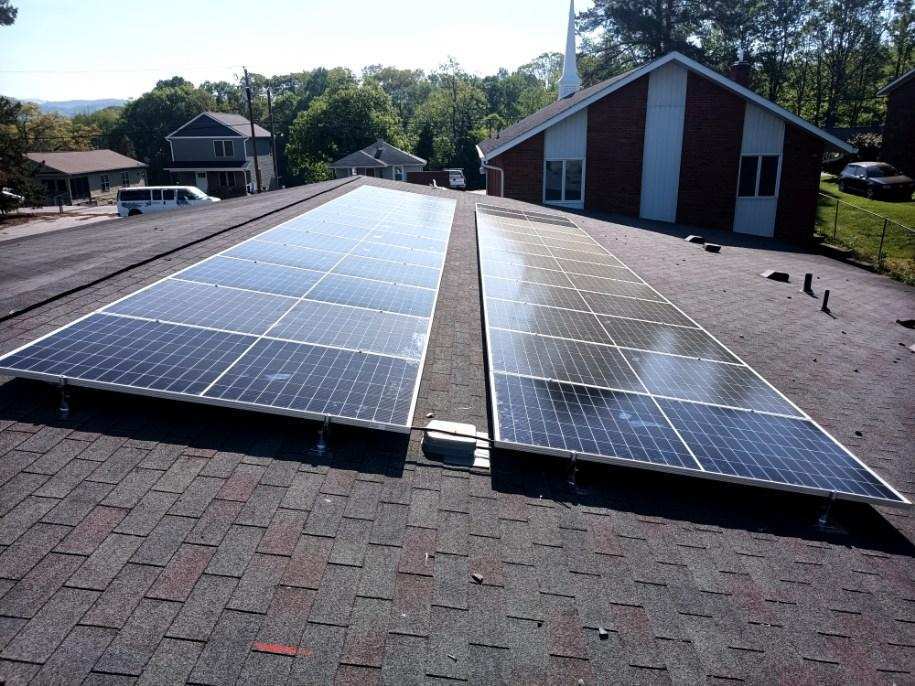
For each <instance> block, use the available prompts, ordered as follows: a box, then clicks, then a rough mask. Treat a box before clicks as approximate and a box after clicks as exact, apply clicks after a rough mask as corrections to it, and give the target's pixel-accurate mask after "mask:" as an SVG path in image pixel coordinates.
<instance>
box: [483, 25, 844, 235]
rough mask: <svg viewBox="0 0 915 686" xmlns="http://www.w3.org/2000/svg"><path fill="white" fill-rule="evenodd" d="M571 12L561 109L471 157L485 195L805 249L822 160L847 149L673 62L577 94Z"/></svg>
mask: <svg viewBox="0 0 915 686" xmlns="http://www.w3.org/2000/svg"><path fill="white" fill-rule="evenodd" d="M574 30H575V29H574V10H571V9H570V15H569V26H568V37H567V45H566V56H565V62H564V65H563V76H562V79H561V80H560V84H559V95H560V99H559V100H558V101H557V102H554V103H552V104H550V105H548V106H547V107H545V108H544V109H542V110H540V111H538V112H536V113H534V114H532V115H531V116H529V117H527V118H526V119H523V120H521V121H520V122H518V123H517V124H514V125H512V126H509V127H508V128H506V129H505V130H503V131H501V132H500V133H499V134H497V135H496V136H494V137H493V138H490V139H488V140H485V141H483V142H482V143H480V145H479V146H478V150H479V154H480V158H481V161H482V163H483V165H484V167H486V176H487V192H488V193H489V194H491V195H505V196H506V197H510V198H515V199H519V200H525V201H527V202H533V203H542V204H549V205H558V206H565V207H572V208H584V209H588V210H596V211H602V212H612V213H620V214H625V215H630V216H636V217H642V218H645V219H653V220H660V221H665V222H677V223H680V224H687V225H694V226H697V227H711V228H716V229H724V230H733V231H737V232H741V233H749V234H756V235H760V236H773V235H774V236H778V237H781V238H787V239H793V240H798V241H802V240H805V239H807V238H809V237H810V236H812V234H813V227H814V222H815V218H816V205H817V193H818V191H819V183H820V167H821V163H822V158H823V154H824V152H825V151H826V150H842V151H846V152H852V151H854V148H853V147H852V146H850V145H849V144H847V143H845V142H843V141H841V140H839V139H838V138H836V137H835V136H831V135H830V134H828V133H827V132H825V131H823V130H821V129H819V128H817V127H815V126H813V125H812V124H810V123H808V122H806V121H804V120H803V119H801V118H800V117H798V116H796V115H794V114H792V113H791V112H788V111H787V110H785V109H782V108H781V107H779V106H777V105H775V104H774V103H772V102H770V101H769V100H766V99H765V98H763V97H761V96H759V95H757V94H756V93H754V92H753V91H751V90H750V89H749V88H747V87H746V83H747V82H748V80H749V64H747V63H746V62H744V61H742V60H741V61H739V62H738V63H737V64H735V65H734V67H733V69H732V78H727V77H725V76H722V75H721V74H718V73H717V72H715V71H713V70H711V69H709V68H707V67H705V66H703V65H701V64H699V63H698V62H695V61H694V60H692V59H690V58H688V57H685V56H684V55H681V54H679V53H677V52H671V53H669V54H667V55H665V56H663V57H661V58H659V59H656V60H654V61H652V62H650V63H648V64H646V65H644V66H642V67H639V68H637V69H633V70H632V71H629V72H627V73H625V74H621V75H619V76H616V77H613V78H611V79H609V80H607V81H603V82H602V83H598V84H596V85H594V86H591V87H590V88H586V89H584V90H580V85H581V81H580V79H579V78H578V73H577V68H576V65H575V34H574Z"/></svg>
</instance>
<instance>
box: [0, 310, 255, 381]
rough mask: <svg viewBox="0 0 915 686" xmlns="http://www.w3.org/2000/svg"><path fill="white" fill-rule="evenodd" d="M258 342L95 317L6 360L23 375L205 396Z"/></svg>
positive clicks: (4, 364)
mask: <svg viewBox="0 0 915 686" xmlns="http://www.w3.org/2000/svg"><path fill="white" fill-rule="evenodd" d="M253 340H254V339H253V338H252V337H250V336H243V335H240V334H231V333H224V332H221V331H211V330H208V329H198V328H192V327H188V326H180V325H178V324H163V323H161V322H152V321H146V320H142V319H131V318H128V317H119V316H116V315H108V314H93V315H90V316H88V317H87V318H85V319H83V320H81V321H78V322H76V323H75V324H73V325H71V326H69V327H67V328H65V329H62V330H59V331H57V332H55V333H53V334H52V335H50V336H48V337H46V338H43V339H41V340H39V341H38V342H36V343H34V344H33V345H31V346H28V347H26V348H24V349H23V350H20V351H19V352H15V353H13V354H12V355H10V356H8V357H6V358H4V359H3V363H2V364H3V366H4V367H7V368H9V369H13V370H17V371H19V372H30V373H33V374H45V375H51V376H55V377H61V378H64V377H69V378H79V379H84V380H86V381H95V382H100V383H108V384H118V385H120V386H133V387H136V388H142V389H152V390H159V391H168V392H171V393H181V394H191V395H193V394H197V393H201V392H202V391H203V390H204V389H205V388H206V387H207V386H208V385H209V384H210V382H212V381H213V380H214V379H216V377H218V376H219V374H220V373H222V372H223V371H225V370H226V369H228V367H229V365H231V364H232V362H234V361H235V360H236V359H237V358H238V356H239V355H241V354H242V353H243V352H244V351H245V349H246V348H247V347H248V346H249V345H250V344H251V342H252V341H253Z"/></svg>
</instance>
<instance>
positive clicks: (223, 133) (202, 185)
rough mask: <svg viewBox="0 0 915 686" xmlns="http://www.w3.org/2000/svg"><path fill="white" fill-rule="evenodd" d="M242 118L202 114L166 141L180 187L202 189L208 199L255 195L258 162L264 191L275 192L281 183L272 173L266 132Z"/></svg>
mask: <svg viewBox="0 0 915 686" xmlns="http://www.w3.org/2000/svg"><path fill="white" fill-rule="evenodd" d="M254 133H255V138H254V139H252V138H251V123H250V122H249V121H248V120H247V119H246V118H245V117H243V116H241V115H240V114H229V113H226V112H203V113H202V114H198V115H197V116H196V117H194V118H193V119H191V120H190V121H189V122H188V123H187V124H185V125H184V126H182V127H181V128H179V129H178V130H177V131H175V132H173V133H171V134H169V135H168V136H166V137H165V138H166V140H167V141H168V142H169V146H170V147H171V152H172V161H171V164H170V165H169V166H168V167H166V171H169V172H171V173H172V176H173V179H174V181H175V183H176V184H178V185H179V186H197V188H199V189H200V190H202V191H203V192H204V193H208V194H209V195H215V196H217V197H224V198H225V197H232V196H236V195H244V194H245V193H246V192H254V190H255V189H256V185H257V180H256V179H255V167H254V157H255V155H256V156H257V165H258V171H259V172H260V189H261V190H273V189H274V188H276V185H277V180H276V176H275V174H274V168H273V152H272V144H273V141H272V138H271V135H270V132H269V131H267V130H266V129H265V128H263V127H261V126H259V125H257V124H255V125H254Z"/></svg>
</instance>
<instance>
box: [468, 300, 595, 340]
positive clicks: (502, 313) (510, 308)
mask: <svg viewBox="0 0 915 686" xmlns="http://www.w3.org/2000/svg"><path fill="white" fill-rule="evenodd" d="M486 323H487V325H488V326H492V327H497V328H500V329H512V330H514V331H522V332H525V333H538V334H541V335H544V336H555V337H558V338H568V339H571V340H576V341H592V342H595V343H610V342H611V341H609V340H608V339H607V334H606V333H605V332H604V330H603V328H602V327H601V326H600V323H599V322H598V321H597V319H595V317H594V316H593V315H591V314H588V313H587V312H578V311H576V310H562V309H558V308H555V307H541V306H539V305H530V304H525V303H516V302H511V301H508V300H495V299H493V298H487V299H486Z"/></svg>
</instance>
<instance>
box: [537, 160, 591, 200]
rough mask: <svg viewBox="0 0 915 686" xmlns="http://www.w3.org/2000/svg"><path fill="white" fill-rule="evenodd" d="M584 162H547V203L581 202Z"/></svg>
mask: <svg viewBox="0 0 915 686" xmlns="http://www.w3.org/2000/svg"><path fill="white" fill-rule="evenodd" d="M583 175H584V160H547V161H546V166H545V168H544V174H543V199H544V200H545V201H546V202H579V201H580V200H581V199H582V190H583Z"/></svg>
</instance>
